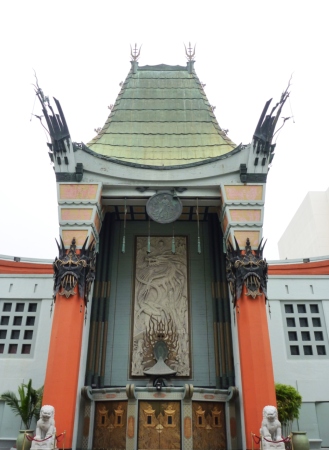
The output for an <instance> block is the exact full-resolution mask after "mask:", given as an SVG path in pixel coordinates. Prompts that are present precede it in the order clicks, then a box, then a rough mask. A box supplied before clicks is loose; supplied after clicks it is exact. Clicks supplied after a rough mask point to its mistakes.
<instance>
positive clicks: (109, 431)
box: [93, 402, 127, 450]
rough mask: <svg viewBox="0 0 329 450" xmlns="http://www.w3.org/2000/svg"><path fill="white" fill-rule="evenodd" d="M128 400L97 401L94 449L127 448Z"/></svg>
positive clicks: (112, 449) (117, 449) (122, 449)
mask: <svg viewBox="0 0 329 450" xmlns="http://www.w3.org/2000/svg"><path fill="white" fill-rule="evenodd" d="M126 426H127V402H96V405H95V425H94V440H93V450H125V448H126Z"/></svg>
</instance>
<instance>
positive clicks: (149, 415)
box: [137, 401, 181, 450]
mask: <svg viewBox="0 0 329 450" xmlns="http://www.w3.org/2000/svg"><path fill="white" fill-rule="evenodd" d="M138 416H139V419H138V447H137V448H138V450H169V449H180V448H181V403H180V402H179V401H140V402H139V414H138Z"/></svg>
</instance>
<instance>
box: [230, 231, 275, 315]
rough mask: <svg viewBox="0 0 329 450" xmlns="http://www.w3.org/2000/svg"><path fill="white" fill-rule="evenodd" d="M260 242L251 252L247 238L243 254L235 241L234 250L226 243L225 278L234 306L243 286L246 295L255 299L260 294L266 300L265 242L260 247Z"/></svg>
mask: <svg viewBox="0 0 329 450" xmlns="http://www.w3.org/2000/svg"><path fill="white" fill-rule="evenodd" d="M262 242H263V239H262V240H261V241H260V244H259V246H258V249H257V250H255V251H254V252H253V251H252V250H251V245H250V240H249V238H248V239H247V241H246V247H245V252H244V253H242V250H240V248H239V244H238V242H237V240H236V239H235V245H236V249H234V248H233V246H232V244H231V243H230V242H229V243H228V249H227V256H226V278H227V281H228V283H229V286H230V290H231V294H232V297H233V303H234V306H235V304H236V302H237V300H238V299H239V298H240V296H241V293H242V288H243V285H244V286H245V287H246V295H248V296H251V297H252V298H256V296H257V295H261V294H262V292H263V293H264V295H265V301H266V299H267V267H268V265H267V262H266V259H265V258H263V249H264V247H265V244H266V242H265V243H264V244H263V245H262Z"/></svg>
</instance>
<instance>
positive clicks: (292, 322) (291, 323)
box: [287, 317, 296, 327]
mask: <svg viewBox="0 0 329 450" xmlns="http://www.w3.org/2000/svg"><path fill="white" fill-rule="evenodd" d="M295 326H296V323H295V319H294V318H293V317H287V327H295Z"/></svg>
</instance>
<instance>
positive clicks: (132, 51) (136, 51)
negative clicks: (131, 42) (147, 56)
mask: <svg viewBox="0 0 329 450" xmlns="http://www.w3.org/2000/svg"><path fill="white" fill-rule="evenodd" d="M141 48H142V46H140V47H139V48H137V44H135V47H134V49H132V48H131V46H130V54H131V57H132V60H133V61H138V58H139V56H140V54H141Z"/></svg>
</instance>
